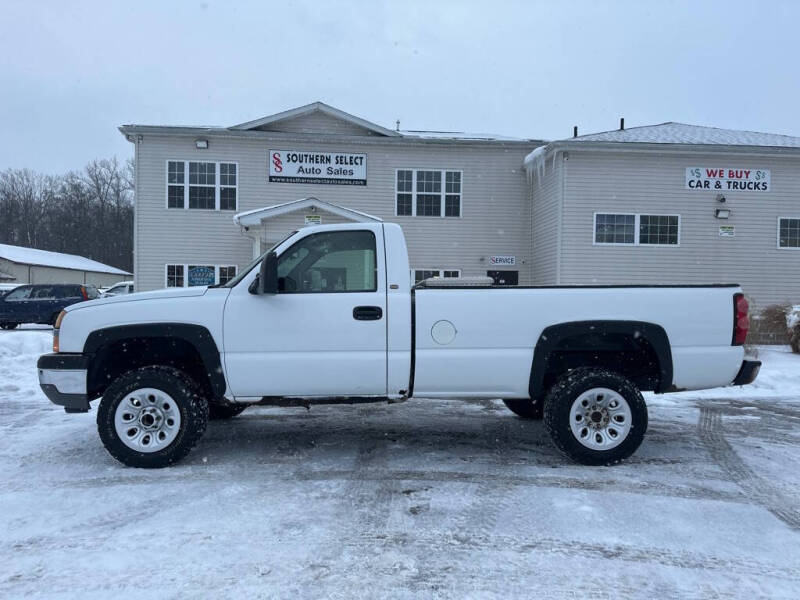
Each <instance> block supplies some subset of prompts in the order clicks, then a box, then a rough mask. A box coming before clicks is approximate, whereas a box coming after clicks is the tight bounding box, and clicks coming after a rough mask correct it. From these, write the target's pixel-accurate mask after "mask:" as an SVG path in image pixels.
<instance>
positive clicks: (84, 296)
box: [0, 283, 100, 329]
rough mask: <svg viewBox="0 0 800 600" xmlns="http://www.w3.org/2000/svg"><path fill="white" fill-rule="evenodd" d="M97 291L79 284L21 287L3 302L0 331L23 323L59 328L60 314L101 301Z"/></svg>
mask: <svg viewBox="0 0 800 600" xmlns="http://www.w3.org/2000/svg"><path fill="white" fill-rule="evenodd" d="M99 297H100V294H98V293H97V288H95V287H94V286H92V285H79V284H76V283H69V284H67V283H42V284H34V285H20V286H18V287H16V288H14V289H13V290H11V291H10V292H8V293H7V294H6V295H5V296H3V297H2V298H0V328H2V329H14V328H15V327H16V326H17V325H19V324H21V323H39V324H43V325H55V322H56V318H58V313H60V312H61V311H62V310H64V309H65V308H66V307H67V306H70V305H71V304H76V303H77V302H83V301H84V300H95V299H96V298H99Z"/></svg>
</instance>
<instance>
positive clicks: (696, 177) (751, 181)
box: [686, 167, 770, 192]
mask: <svg viewBox="0 0 800 600" xmlns="http://www.w3.org/2000/svg"><path fill="white" fill-rule="evenodd" d="M686 189H688V190H707V191H717V192H768V191H769V189H770V172H769V169H739V168H733V167H686Z"/></svg>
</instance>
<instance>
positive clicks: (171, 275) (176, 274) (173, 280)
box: [167, 265, 184, 287]
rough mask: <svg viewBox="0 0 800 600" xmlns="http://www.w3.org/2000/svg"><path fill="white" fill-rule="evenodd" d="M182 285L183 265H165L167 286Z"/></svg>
mask: <svg viewBox="0 0 800 600" xmlns="http://www.w3.org/2000/svg"><path fill="white" fill-rule="evenodd" d="M183 286H184V285H183V265H167V287H183Z"/></svg>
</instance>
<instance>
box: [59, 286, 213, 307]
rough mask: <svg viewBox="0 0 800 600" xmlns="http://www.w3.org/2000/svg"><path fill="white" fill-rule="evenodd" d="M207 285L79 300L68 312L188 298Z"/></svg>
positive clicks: (203, 290)
mask: <svg viewBox="0 0 800 600" xmlns="http://www.w3.org/2000/svg"><path fill="white" fill-rule="evenodd" d="M207 290H208V288H207V287H206V286H196V287H186V288H167V289H164V290H153V291H152V292H136V293H133V294H121V295H119V296H109V297H108V298H98V299H97V300H89V301H87V302H78V303H77V304H72V305H70V306H68V307H67V308H65V309H64V310H66V311H67V312H70V311H73V310H80V309H82V308H91V307H92V306H102V305H104V304H118V303H120V302H140V301H143V300H163V299H165V298H187V297H191V296H202V295H203V294H205V293H206V291H207Z"/></svg>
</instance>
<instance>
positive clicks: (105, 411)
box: [97, 367, 208, 469]
mask: <svg viewBox="0 0 800 600" xmlns="http://www.w3.org/2000/svg"><path fill="white" fill-rule="evenodd" d="M207 423H208V403H207V401H206V399H205V398H204V397H203V396H202V395H201V394H200V393H199V392H198V389H197V386H195V384H194V382H193V381H192V380H191V379H190V378H189V377H188V376H187V375H186V374H185V373H184V372H183V371H180V370H178V369H174V368H172V367H142V368H141V369H136V370H134V371H129V372H127V373H125V374H124V375H121V376H120V377H118V378H117V379H116V380H115V381H114V382H113V383H112V384H111V385H110V386H108V389H107V390H106V391H105V393H104V394H103V399H102V400H101V401H100V408H99V410H98V411H97V430H98V432H99V433H100V439H101V440H102V441H103V445H104V446H105V447H106V450H108V452H109V454H111V456H113V457H114V458H116V459H117V460H118V461H120V462H121V463H123V464H125V465H127V466H129V467H140V468H148V469H152V468H161V467H166V466H168V465H171V464H173V463H176V462H178V461H179V460H180V459H182V458H183V457H185V456H186V455H187V454H189V451H190V450H191V449H192V448H193V447H194V446H195V444H197V442H198V440H199V439H200V438H201V437H202V435H203V433H204V432H205V430H206V425H207Z"/></svg>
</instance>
